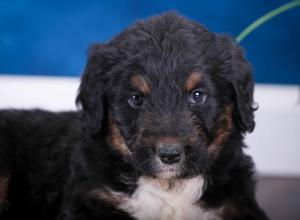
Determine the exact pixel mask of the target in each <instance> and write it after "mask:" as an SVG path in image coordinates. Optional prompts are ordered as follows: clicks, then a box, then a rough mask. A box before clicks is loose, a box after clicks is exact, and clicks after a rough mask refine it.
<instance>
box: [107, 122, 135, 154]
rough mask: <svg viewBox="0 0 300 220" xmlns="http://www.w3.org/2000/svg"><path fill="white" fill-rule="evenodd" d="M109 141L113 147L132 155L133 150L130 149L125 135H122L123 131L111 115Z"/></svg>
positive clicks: (122, 152)
mask: <svg viewBox="0 0 300 220" xmlns="http://www.w3.org/2000/svg"><path fill="white" fill-rule="evenodd" d="M109 130H110V134H109V141H110V142H111V143H112V145H113V147H115V148H116V150H117V151H119V152H120V153H121V154H122V155H124V156H129V155H131V151H130V150H129V148H128V146H127V144H126V143H125V140H124V138H123V136H122V135H121V131H120V129H119V128H118V126H117V125H116V123H114V122H112V119H111V116H109Z"/></svg>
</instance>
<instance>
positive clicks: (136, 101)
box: [128, 93, 143, 108]
mask: <svg viewBox="0 0 300 220" xmlns="http://www.w3.org/2000/svg"><path fill="white" fill-rule="evenodd" d="M128 103H129V105H130V106H131V107H132V108H138V107H139V106H140V105H141V104H142V103H143V96H142V95H140V94H139V93H133V94H131V95H130V96H129V98H128Z"/></svg>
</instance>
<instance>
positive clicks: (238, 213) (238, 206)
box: [222, 199, 268, 220]
mask: <svg viewBox="0 0 300 220" xmlns="http://www.w3.org/2000/svg"><path fill="white" fill-rule="evenodd" d="M222 219H223V220H268V217H267V216H266V214H265V213H264V212H263V211H262V210H261V209H260V208H259V206H258V204H257V202H256V201H255V200H252V199H251V200H248V201H245V200H243V201H235V202H228V203H227V205H225V206H224V207H223V208H222Z"/></svg>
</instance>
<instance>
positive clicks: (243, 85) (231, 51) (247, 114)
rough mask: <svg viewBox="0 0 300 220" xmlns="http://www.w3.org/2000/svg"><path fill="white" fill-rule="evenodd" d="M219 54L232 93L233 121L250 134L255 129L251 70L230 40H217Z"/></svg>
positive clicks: (224, 37) (241, 52)
mask: <svg viewBox="0 0 300 220" xmlns="http://www.w3.org/2000/svg"><path fill="white" fill-rule="evenodd" d="M218 41H219V43H218V44H219V47H220V48H223V51H222V52H221V51H220V53H219V55H220V56H221V60H223V68H222V69H223V70H222V71H223V74H224V77H225V78H226V81H227V82H228V85H229V87H230V88H231V91H232V100H233V102H234V112H233V115H234V119H235V121H236V124H237V126H239V128H240V129H241V130H242V131H243V132H246V131H247V132H252V131H253V129H254V127H255V122H254V111H255V110H256V108H254V107H253V89H254V79H253V73H252V68H251V65H250V63H249V62H247V61H246V59H245V56H244V52H243V50H242V49H241V48H240V47H239V46H238V45H237V43H235V42H234V41H233V40H232V39H231V38H229V37H227V36H221V37H219V38H218Z"/></svg>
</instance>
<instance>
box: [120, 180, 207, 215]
mask: <svg viewBox="0 0 300 220" xmlns="http://www.w3.org/2000/svg"><path fill="white" fill-rule="evenodd" d="M202 187H203V178H202V176H196V177H194V178H189V179H177V180H175V179H171V180H167V179H156V178H151V177H140V179H139V180H138V187H137V189H136V191H135V192H134V193H133V195H132V196H130V197H129V198H127V199H126V200H125V201H124V202H123V203H122V204H121V205H120V206H119V207H120V208H121V209H123V210H126V211H127V212H129V213H131V215H133V216H134V217H135V218H137V219H140V220H146V219H147V220H150V219H159V220H160V219H197V216H201V215H202V209H201V208H200V206H199V205H198V204H197V201H198V200H199V199H200V197H201V195H202ZM184 216H185V217H184ZM186 216H189V217H188V218H186Z"/></svg>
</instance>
